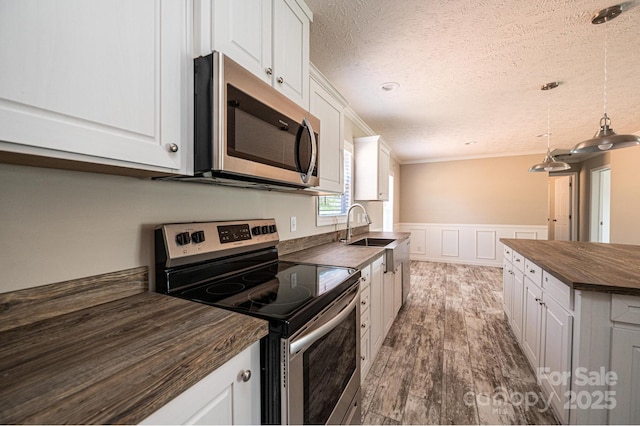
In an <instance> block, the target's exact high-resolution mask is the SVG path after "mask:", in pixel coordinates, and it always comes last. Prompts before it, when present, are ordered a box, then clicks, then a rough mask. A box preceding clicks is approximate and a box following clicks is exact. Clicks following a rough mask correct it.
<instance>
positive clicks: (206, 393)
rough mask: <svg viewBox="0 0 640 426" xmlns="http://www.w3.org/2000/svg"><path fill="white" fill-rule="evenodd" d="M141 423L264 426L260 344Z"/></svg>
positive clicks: (233, 359) (223, 366)
mask: <svg viewBox="0 0 640 426" xmlns="http://www.w3.org/2000/svg"><path fill="white" fill-rule="evenodd" d="M140 424H149V425H153V424H180V425H182V424H210V425H211V424H220V425H225V424H226V425H232V424H233V425H235V424H260V342H256V343H254V344H252V345H251V346H250V347H249V348H247V349H245V350H244V351H242V352H240V353H239V354H238V355H236V356H235V357H233V358H231V359H230V360H229V361H227V362H226V363H225V364H223V365H222V366H221V367H220V368H218V369H216V370H215V371H214V372H213V373H211V374H209V375H208V376H206V377H205V378H204V379H202V380H201V381H199V382H198V383H196V384H195V385H194V386H192V387H191V388H189V389H187V390H186V391H185V392H183V393H181V394H180V395H178V396H177V397H176V398H174V399H173V400H171V401H170V402H169V403H168V404H166V405H165V406H164V407H162V408H160V409H159V410H158V411H156V412H155V413H153V414H151V415H150V416H149V417H147V418H146V419H144V420H143V421H142V422H141V423H140Z"/></svg>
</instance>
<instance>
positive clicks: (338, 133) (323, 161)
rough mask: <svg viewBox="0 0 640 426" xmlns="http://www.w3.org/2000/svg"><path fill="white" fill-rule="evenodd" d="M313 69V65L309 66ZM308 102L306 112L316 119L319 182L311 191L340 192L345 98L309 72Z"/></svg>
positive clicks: (342, 170) (320, 77) (342, 181)
mask: <svg viewBox="0 0 640 426" xmlns="http://www.w3.org/2000/svg"><path fill="white" fill-rule="evenodd" d="M312 69H313V68H312ZM311 77H312V78H311V83H310V89H311V102H310V105H309V111H310V112H311V114H313V115H314V116H316V117H318V118H319V119H320V129H319V130H320V132H319V133H320V140H319V142H318V146H319V148H318V151H319V153H320V155H319V158H320V160H319V164H318V177H319V178H320V185H319V186H318V188H314V190H316V189H318V190H322V191H329V192H335V193H339V194H342V193H343V192H344V164H343V163H344V160H343V148H344V105H345V104H346V101H343V98H342V97H341V96H340V95H339V94H338V92H336V91H335V89H333V90H332V87H331V86H330V84H329V83H328V82H327V81H326V79H324V78H323V76H322V75H321V74H320V73H319V72H317V71H316V70H315V69H313V72H312V73H311Z"/></svg>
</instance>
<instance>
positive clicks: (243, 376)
mask: <svg viewBox="0 0 640 426" xmlns="http://www.w3.org/2000/svg"><path fill="white" fill-rule="evenodd" d="M238 376H239V377H240V380H242V381H243V382H248V381H249V380H251V370H244V371H241V372H240V374H239V375H238Z"/></svg>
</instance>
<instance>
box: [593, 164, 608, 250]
mask: <svg viewBox="0 0 640 426" xmlns="http://www.w3.org/2000/svg"><path fill="white" fill-rule="evenodd" d="M589 217H590V222H591V224H590V228H589V240H590V241H591V242H595V243H608V242H609V232H610V229H611V168H610V167H609V166H605V167H600V168H597V169H593V170H591V210H590V212H589Z"/></svg>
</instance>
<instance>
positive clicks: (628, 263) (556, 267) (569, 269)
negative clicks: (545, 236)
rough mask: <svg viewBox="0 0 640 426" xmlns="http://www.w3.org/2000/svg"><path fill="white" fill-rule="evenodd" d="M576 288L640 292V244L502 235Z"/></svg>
mask: <svg viewBox="0 0 640 426" xmlns="http://www.w3.org/2000/svg"><path fill="white" fill-rule="evenodd" d="M500 241H501V242H502V243H503V244H505V245H506V246H508V247H511V248H512V249H513V250H515V251H517V252H518V253H520V254H521V255H523V256H524V257H526V258H527V259H529V260H531V261H532V262H534V263H535V264H536V265H538V266H540V267H541V268H542V269H544V270H545V271H547V272H549V273H550V274H551V275H553V276H555V277H556V278H558V279H559V280H560V281H562V282H564V283H565V284H567V285H569V286H571V287H573V288H574V289H576V290H592V291H605V292H613V293H623V294H632V295H638V296H640V246H635V245H626V244H603V243H586V242H577V241H546V240H519V239H505V238H503V239H500Z"/></svg>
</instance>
